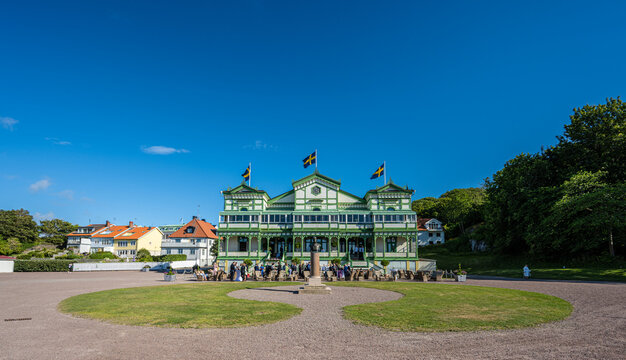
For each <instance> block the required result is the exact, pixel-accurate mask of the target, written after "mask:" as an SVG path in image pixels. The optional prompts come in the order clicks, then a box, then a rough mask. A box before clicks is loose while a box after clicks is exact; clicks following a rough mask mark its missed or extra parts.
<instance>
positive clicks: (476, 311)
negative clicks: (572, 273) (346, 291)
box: [332, 282, 572, 332]
mask: <svg viewBox="0 0 626 360" xmlns="http://www.w3.org/2000/svg"><path fill="white" fill-rule="evenodd" d="M332 285H333V286H361V287H369V288H375V289H382V290H390V291H396V292H399V293H402V294H404V297H402V298H401V299H399V300H395V301H388V302H383V303H372V304H361V305H351V306H346V307H345V308H344V315H345V317H346V318H348V319H350V320H352V321H354V322H356V323H359V324H362V325H369V326H378V327H381V328H384V329H388V330H394V331H424V332H440V331H474V330H495V329H515V328H521V327H528V326H535V325H538V324H541V323H546V322H550V321H557V320H561V319H564V318H566V317H568V316H569V315H570V313H571V312H572V305H571V304H570V303H568V302H567V301H565V300H563V299H560V298H557V297H554V296H549V295H544V294H539V293H533V292H527V291H520V290H510V289H499V288H488V287H480V286H468V285H451V284H424V283H412V282H358V283H351V282H339V283H333V284H332Z"/></svg>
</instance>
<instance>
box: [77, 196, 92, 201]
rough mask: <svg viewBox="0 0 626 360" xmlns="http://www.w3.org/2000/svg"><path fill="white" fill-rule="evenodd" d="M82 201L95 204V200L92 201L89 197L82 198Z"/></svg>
mask: <svg viewBox="0 0 626 360" xmlns="http://www.w3.org/2000/svg"><path fill="white" fill-rule="evenodd" d="M80 200H82V201H86V202H94V201H95V200H94V199H92V198H90V197H87V196H83V197H81V198H80Z"/></svg>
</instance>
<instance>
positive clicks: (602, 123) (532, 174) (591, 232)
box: [413, 98, 626, 259]
mask: <svg viewBox="0 0 626 360" xmlns="http://www.w3.org/2000/svg"><path fill="white" fill-rule="evenodd" d="M564 127H565V131H564V133H563V135H561V136H558V137H557V140H558V143H557V144H556V145H554V146H551V147H549V148H547V149H545V150H542V151H541V152H539V153H535V154H520V155H518V156H516V157H515V158H513V159H511V160H509V161H508V162H507V163H506V164H505V165H504V167H503V168H502V169H501V170H499V171H498V172H496V173H495V174H494V175H493V176H492V178H487V179H486V180H485V184H484V190H483V189H455V190H452V191H449V192H447V193H445V194H443V195H442V196H441V197H439V198H438V199H436V198H424V199H420V200H417V201H415V202H414V203H413V210H415V211H416V212H417V214H418V215H419V216H422V217H436V218H438V219H439V220H442V221H443V222H444V223H446V231H447V232H448V233H447V235H448V236H449V237H455V236H458V235H463V234H464V233H465V229H466V228H467V227H468V226H470V225H475V224H482V223H483V222H484V226H481V227H480V229H479V230H478V231H477V232H476V233H474V234H472V237H473V238H476V239H478V240H484V241H485V242H487V244H489V245H490V247H491V249H493V250H494V251H496V252H499V253H509V254H521V253H527V254H532V255H536V256H538V257H542V258H546V259H556V258H563V257H584V256H596V255H602V254H609V255H611V256H612V255H614V254H618V255H622V256H623V255H625V254H626V184H625V179H626V134H625V133H626V103H624V102H622V101H621V100H620V99H619V98H617V99H607V102H606V104H600V105H596V106H592V105H586V106H584V107H582V108H576V109H574V111H573V114H572V115H571V116H570V123H569V124H567V125H565V126H564Z"/></svg>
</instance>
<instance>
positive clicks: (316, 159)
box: [315, 149, 319, 170]
mask: <svg viewBox="0 0 626 360" xmlns="http://www.w3.org/2000/svg"><path fill="white" fill-rule="evenodd" d="M318 161H319V158H318V157H317V149H315V170H317V162H318Z"/></svg>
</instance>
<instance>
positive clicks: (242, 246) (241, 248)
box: [239, 237, 248, 251]
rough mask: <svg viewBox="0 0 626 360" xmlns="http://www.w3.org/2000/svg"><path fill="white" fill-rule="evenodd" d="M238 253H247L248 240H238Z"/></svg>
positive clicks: (243, 238) (241, 238)
mask: <svg viewBox="0 0 626 360" xmlns="http://www.w3.org/2000/svg"><path fill="white" fill-rule="evenodd" d="M239 251H248V238H245V237H240V238H239Z"/></svg>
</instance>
